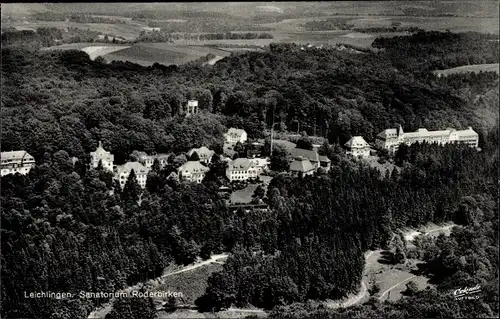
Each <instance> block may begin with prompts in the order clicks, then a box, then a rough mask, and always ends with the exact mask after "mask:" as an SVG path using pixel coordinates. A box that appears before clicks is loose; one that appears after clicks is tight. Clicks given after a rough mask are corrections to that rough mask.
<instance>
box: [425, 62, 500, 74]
mask: <svg viewBox="0 0 500 319" xmlns="http://www.w3.org/2000/svg"><path fill="white" fill-rule="evenodd" d="M481 71H482V72H497V73H498V72H499V64H498V63H492V64H473V65H464V66H459V67H456V68H451V69H446V70H436V71H434V73H435V74H437V75H439V76H447V75H450V74H455V73H464V72H474V73H479V72H481Z"/></svg>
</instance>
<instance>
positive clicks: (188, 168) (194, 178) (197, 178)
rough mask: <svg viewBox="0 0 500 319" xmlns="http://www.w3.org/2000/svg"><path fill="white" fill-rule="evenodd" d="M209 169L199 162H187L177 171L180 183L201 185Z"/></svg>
mask: <svg viewBox="0 0 500 319" xmlns="http://www.w3.org/2000/svg"><path fill="white" fill-rule="evenodd" d="M208 171H209V168H208V167H206V166H204V165H203V164H201V163H200V161H188V162H186V163H184V164H183V165H182V166H180V167H179V168H178V169H177V172H178V173H179V179H180V180H181V181H190V182H196V183H201V182H202V181H203V179H204V178H205V174H206V173H207V172H208Z"/></svg>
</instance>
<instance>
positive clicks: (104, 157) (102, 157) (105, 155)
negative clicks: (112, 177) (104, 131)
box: [90, 141, 115, 171]
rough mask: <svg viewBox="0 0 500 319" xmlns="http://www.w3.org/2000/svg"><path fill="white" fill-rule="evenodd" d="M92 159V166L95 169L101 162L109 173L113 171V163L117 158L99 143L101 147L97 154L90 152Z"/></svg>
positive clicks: (98, 148) (96, 151)
mask: <svg viewBox="0 0 500 319" xmlns="http://www.w3.org/2000/svg"><path fill="white" fill-rule="evenodd" d="M90 157H91V165H92V167H94V168H97V166H99V161H101V163H102V167H103V168H104V169H107V170H109V171H113V161H114V159H115V157H114V156H113V154H111V153H110V152H108V151H106V150H105V149H104V148H103V147H102V142H101V141H99V146H98V147H97V149H96V150H95V152H90Z"/></svg>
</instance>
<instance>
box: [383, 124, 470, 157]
mask: <svg viewBox="0 0 500 319" xmlns="http://www.w3.org/2000/svg"><path fill="white" fill-rule="evenodd" d="M417 142H419V143H422V142H427V143H438V144H441V145H442V144H448V143H463V144H466V145H469V146H471V147H476V148H477V146H478V142H479V135H478V134H477V133H476V132H475V131H474V130H473V129H472V127H470V126H469V127H468V128H467V129H466V130H456V129H454V128H447V129H446V130H441V131H428V130H427V129H425V128H419V129H418V130H417V131H416V132H410V133H405V132H403V128H402V127H401V125H400V126H399V128H398V129H394V128H392V129H386V130H384V131H382V132H381V133H380V134H378V135H377V138H376V141H375V145H376V146H377V147H378V148H380V149H387V150H388V151H389V152H390V153H394V152H395V151H396V150H397V149H398V147H399V145H400V144H403V143H404V144H406V145H411V144H413V143H417Z"/></svg>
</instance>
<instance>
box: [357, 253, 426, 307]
mask: <svg viewBox="0 0 500 319" xmlns="http://www.w3.org/2000/svg"><path fill="white" fill-rule="evenodd" d="M381 257H382V255H381V251H380V250H377V251H374V252H373V253H372V254H371V256H370V257H369V258H368V260H367V262H366V274H365V282H367V283H370V278H372V276H374V278H375V282H376V283H377V284H378V285H379V287H380V291H379V292H378V293H376V294H375V295H374V297H376V298H380V300H381V301H384V300H388V299H389V300H391V301H396V300H399V299H401V297H402V292H404V291H405V290H406V284H407V283H408V282H410V281H415V283H416V284H417V285H418V287H419V289H425V288H426V287H427V286H430V284H429V282H428V281H429V279H428V278H426V277H424V276H415V275H414V274H413V273H411V270H412V268H415V266H414V264H415V263H418V262H419V261H418V260H409V263H410V264H411V266H405V265H388V264H384V263H381V262H380V261H379V260H380V259H381ZM389 290H390V293H389Z"/></svg>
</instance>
